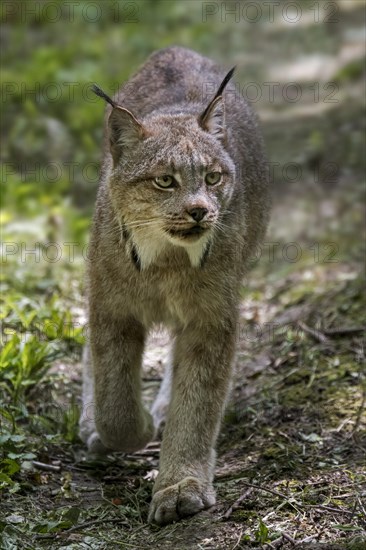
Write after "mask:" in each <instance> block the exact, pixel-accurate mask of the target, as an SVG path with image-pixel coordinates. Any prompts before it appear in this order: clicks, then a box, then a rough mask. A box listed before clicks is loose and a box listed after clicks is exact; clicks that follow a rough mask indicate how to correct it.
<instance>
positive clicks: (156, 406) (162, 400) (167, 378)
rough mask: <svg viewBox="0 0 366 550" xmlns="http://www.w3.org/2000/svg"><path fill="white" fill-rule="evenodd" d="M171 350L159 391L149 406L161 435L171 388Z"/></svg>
mask: <svg viewBox="0 0 366 550" xmlns="http://www.w3.org/2000/svg"><path fill="white" fill-rule="evenodd" d="M172 371H173V366H172V352H171V353H170V354H169V358H168V362H167V365H166V367H165V371H164V377H163V381H162V383H161V386H160V389H159V393H158V395H157V396H156V399H155V401H154V403H153V405H152V407H151V414H152V417H153V420H154V426H155V429H156V431H157V433H158V435H160V436H161V434H162V432H163V430H164V426H165V421H166V417H167V414H168V408H169V403H170V395H171V388H172Z"/></svg>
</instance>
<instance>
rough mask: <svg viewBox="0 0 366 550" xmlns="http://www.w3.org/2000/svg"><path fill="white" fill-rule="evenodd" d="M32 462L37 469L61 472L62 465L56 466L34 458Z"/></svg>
mask: <svg viewBox="0 0 366 550" xmlns="http://www.w3.org/2000/svg"><path fill="white" fill-rule="evenodd" d="M32 464H33V466H34V467H35V468H37V470H44V471H46V472H60V471H61V466H54V465H53V464H45V463H44V462H38V461H37V460H33V461H32Z"/></svg>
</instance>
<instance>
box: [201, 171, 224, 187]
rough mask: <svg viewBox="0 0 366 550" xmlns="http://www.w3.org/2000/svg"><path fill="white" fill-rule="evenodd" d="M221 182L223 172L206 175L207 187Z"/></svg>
mask: <svg viewBox="0 0 366 550" xmlns="http://www.w3.org/2000/svg"><path fill="white" fill-rule="evenodd" d="M220 181H221V172H209V173H208V174H206V177H205V182H206V183H207V185H216V184H217V183H219V182H220Z"/></svg>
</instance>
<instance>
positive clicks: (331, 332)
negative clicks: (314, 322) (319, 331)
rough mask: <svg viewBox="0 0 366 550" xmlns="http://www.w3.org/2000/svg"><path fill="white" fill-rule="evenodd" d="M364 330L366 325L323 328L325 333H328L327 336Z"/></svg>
mask: <svg viewBox="0 0 366 550" xmlns="http://www.w3.org/2000/svg"><path fill="white" fill-rule="evenodd" d="M364 331H366V327H344V328H342V327H336V328H327V329H324V330H323V332H324V334H326V335H327V336H333V335H337V334H353V333H357V332H364Z"/></svg>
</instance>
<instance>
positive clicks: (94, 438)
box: [79, 346, 109, 455]
mask: <svg viewBox="0 0 366 550" xmlns="http://www.w3.org/2000/svg"><path fill="white" fill-rule="evenodd" d="M79 436H80V439H81V440H82V441H83V442H84V443H85V444H86V445H87V447H88V451H89V452H90V453H92V454H100V455H105V454H107V453H108V452H109V449H107V447H105V446H104V445H103V443H102V442H101V440H100V438H99V435H98V433H97V430H96V427H95V419H94V383H93V372H92V366H91V360H90V349H89V346H86V347H85V348H84V352H83V391H82V408H81V414H80V420H79Z"/></svg>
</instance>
